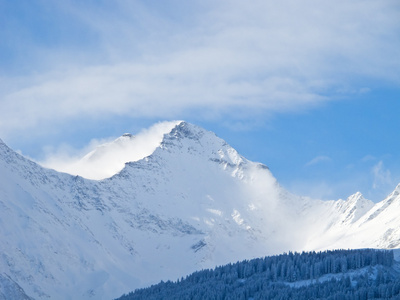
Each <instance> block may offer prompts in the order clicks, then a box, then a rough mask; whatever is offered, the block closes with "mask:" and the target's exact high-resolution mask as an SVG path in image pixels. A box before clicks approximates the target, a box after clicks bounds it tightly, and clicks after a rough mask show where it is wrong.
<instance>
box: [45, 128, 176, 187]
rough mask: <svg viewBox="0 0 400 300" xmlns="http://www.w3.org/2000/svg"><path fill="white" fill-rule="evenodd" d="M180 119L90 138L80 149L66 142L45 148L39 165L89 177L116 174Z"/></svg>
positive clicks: (148, 151)
mask: <svg viewBox="0 0 400 300" xmlns="http://www.w3.org/2000/svg"><path fill="white" fill-rule="evenodd" d="M179 122H180V121H171V122H160V123H157V124H155V125H153V126H152V127H150V128H149V129H144V130H142V131H141V132H139V133H138V134H137V135H135V136H130V135H124V136H122V137H119V138H118V139H115V140H114V139H113V138H109V139H106V140H92V141H91V142H90V143H89V145H88V146H86V147H84V148H83V149H81V150H76V149H72V148H71V147H68V146H66V145H63V146H61V147H60V148H58V149H56V150H54V149H48V150H47V151H46V152H47V155H46V158H45V159H44V160H43V161H41V162H39V163H40V164H41V165H42V166H44V167H47V168H51V169H55V170H57V171H59V172H66V173H69V174H72V175H80V176H82V177H85V178H89V179H96V180H98V179H104V178H108V177H111V176H113V175H115V174H117V173H118V172H119V171H121V170H122V169H123V167H124V166H125V163H127V162H132V161H137V160H139V159H142V158H144V157H146V156H149V155H150V154H152V153H153V152H154V150H155V149H156V147H157V146H159V145H160V142H161V141H162V138H163V136H164V134H166V133H168V132H170V131H171V129H172V128H173V127H175V126H176V125H177V124H178V123H179Z"/></svg>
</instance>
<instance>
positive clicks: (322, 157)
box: [305, 155, 332, 167]
mask: <svg viewBox="0 0 400 300" xmlns="http://www.w3.org/2000/svg"><path fill="white" fill-rule="evenodd" d="M330 161H332V159H331V158H330V157H329V156H325V155H320V156H317V157H314V158H313V159H312V160H310V161H309V162H307V163H306V164H305V166H306V167H309V166H313V165H316V164H320V163H323V162H330Z"/></svg>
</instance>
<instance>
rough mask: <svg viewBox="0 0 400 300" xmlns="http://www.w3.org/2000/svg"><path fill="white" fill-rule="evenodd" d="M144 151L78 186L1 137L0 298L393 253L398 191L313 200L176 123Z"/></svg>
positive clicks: (101, 294) (105, 293)
mask: <svg viewBox="0 0 400 300" xmlns="http://www.w3.org/2000/svg"><path fill="white" fill-rule="evenodd" d="M171 124H172V123H171ZM164 129H166V127H164ZM164 129H163V130H164ZM132 139H134V138H133V137H132V136H130V135H124V136H122V137H121V138H119V139H118V140H117V141H115V142H113V143H111V144H108V145H105V146H103V147H99V148H97V150H96V151H95V152H92V153H91V154H89V155H87V156H86V158H84V160H86V161H90V163H91V164H93V161H95V160H96V159H97V158H99V157H100V160H101V157H105V156H109V155H110V153H112V151H115V149H116V148H115V145H122V144H124V143H126V142H129V143H130V141H131V140H132ZM152 143H153V144H152V146H151V147H150V148H151V152H150V153H148V154H147V155H148V156H144V155H143V154H140V155H136V154H133V155H132V156H131V157H136V159H131V161H130V162H127V163H126V164H125V167H123V169H122V170H121V171H120V172H118V173H117V174H115V175H113V176H111V177H109V178H105V179H102V180H89V179H85V178H83V177H80V176H72V175H69V174H66V173H60V172H57V171H54V170H51V169H46V168H43V167H41V166H39V165H38V164H36V163H34V162H32V161H30V160H28V159H26V158H24V157H22V156H21V155H19V154H17V153H16V152H14V151H13V150H11V149H10V148H8V147H7V146H6V145H5V144H4V143H3V142H1V141H0V238H1V243H0V270H1V273H0V299H1V295H2V294H6V295H12V294H10V293H11V292H10V290H11V291H12V293H14V294H16V295H20V296H19V297H17V298H22V296H21V295H22V294H21V293H25V295H28V296H29V297H33V298H35V299H48V298H49V297H50V298H51V299H90V298H93V299H110V298H113V297H118V296H120V295H121V294H122V293H124V292H128V291H131V290H132V289H134V288H137V287H143V286H147V285H149V284H152V283H156V282H158V281H160V280H167V279H176V278H178V277H180V276H183V275H186V274H189V273H191V272H193V271H195V270H197V269H202V268H208V267H214V266H215V265H220V264H225V263H228V262H233V261H237V260H242V259H248V258H254V257H260V256H265V255H270V254H277V253H280V252H283V251H289V250H297V251H300V250H314V249H316V250H318V249H326V248H357V247H379V248H396V247H400V238H399V236H400V231H399V230H400V216H399V215H398V214H396V212H398V211H400V210H399V208H400V207H399V206H400V196H399V191H400V187H397V188H396V190H395V191H394V192H393V193H392V194H391V195H389V196H388V197H387V198H386V199H385V200H383V201H382V202H380V203H378V204H375V205H374V204H373V203H372V202H371V201H368V200H365V199H364V198H363V197H362V195H361V194H359V193H357V194H355V195H353V196H350V197H349V198H348V199H347V200H338V201H320V200H312V199H308V198H304V197H299V196H296V195H293V194H290V193H289V192H288V191H286V190H284V189H283V188H282V187H281V186H280V185H279V184H278V182H277V181H276V179H275V178H274V177H273V175H272V174H271V172H270V171H269V170H268V168H267V167H266V166H265V165H263V164H260V163H255V162H251V161H248V160H247V159H245V158H244V157H242V156H241V155H240V154H238V153H237V152H236V151H235V150H234V149H233V148H232V147H230V146H229V145H228V144H227V143H226V142H225V141H223V140H222V139H220V138H218V137H217V136H216V135H215V134H214V133H212V132H208V131H206V130H204V129H202V128H200V127H197V126H195V125H192V124H188V123H186V122H176V123H175V124H172V126H171V127H170V128H169V129H168V131H167V132H166V133H165V134H164V135H161V136H160V139H159V140H158V141H157V142H154V140H152ZM143 144H145V143H143ZM118 147H119V146H118ZM136 148H138V147H136ZM150 148H147V150H146V151H150V150H149V149H150ZM106 149H108V150H106ZM110 149H111V150H110ZM118 149H119V150H118V151H120V150H121V149H124V147H123V146H121V147H119V148H118ZM129 149H130V150H132V149H133V148H129ZM116 155H120V152H118V153H117V154H116ZM135 155H136V156H135ZM96 157H97V158H96ZM4 287H6V288H4ZM5 290H6V291H5ZM7 291H8V292H7ZM5 298H7V297H6V296H5ZM27 299H28V297H27Z"/></svg>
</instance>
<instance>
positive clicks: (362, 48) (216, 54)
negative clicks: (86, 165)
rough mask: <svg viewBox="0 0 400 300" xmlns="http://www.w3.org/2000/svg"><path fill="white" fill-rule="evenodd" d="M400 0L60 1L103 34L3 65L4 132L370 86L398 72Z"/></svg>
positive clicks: (251, 106) (290, 107) (178, 113)
mask: <svg viewBox="0 0 400 300" xmlns="http://www.w3.org/2000/svg"><path fill="white" fill-rule="evenodd" d="M396 5H397V4H396V1H351V2H348V1H344V0H340V1H339V2H338V1H336V2H335V3H330V2H326V1H322V2H321V1H315V0H307V1H302V2H298V1H292V0H285V1H280V2H276V1H254V2H252V4H251V5H249V3H244V2H242V1H228V2H225V3H224V4H222V3H219V2H213V1H205V2H197V1H195V2H193V3H192V4H182V3H178V2H175V1H171V2H170V3H169V5H166V4H165V5H162V4H158V5H156V4H154V3H153V2H134V3H132V2H129V3H128V2H125V1H112V2H107V1H105V2H104V3H102V4H98V3H95V4H93V3H92V4H90V2H85V3H80V2H76V1H69V2H65V3H63V4H52V7H51V8H52V10H53V11H58V12H60V11H63V12H64V14H63V16H64V19H62V20H60V22H65V21H66V20H68V19H73V20H79V24H80V26H81V27H82V28H81V29H82V32H90V33H91V35H90V36H95V37H96V38H93V40H92V41H91V43H92V44H91V43H86V44H85V42H84V41H82V43H83V44H84V45H85V47H82V48H83V50H81V51H77V50H74V48H72V49H71V48H68V47H67V50H65V49H63V47H59V48H55V49H54V50H53V51H50V49H49V48H46V43H45V42H44V43H43V45H38V44H35V42H33V41H27V44H26V45H25V46H24V47H29V46H30V45H31V44H33V46H35V47H33V48H34V49H35V52H37V53H39V54H36V56H35V57H36V58H37V60H39V61H42V62H43V65H45V66H46V67H43V68H42V69H40V68H39V69H40V73H39V74H36V75H34V76H33V75H23V76H22V78H21V77H19V78H18V79H16V78H11V77H9V76H3V78H2V80H1V83H0V84H1V86H2V87H5V88H4V89H2V90H3V92H2V93H1V94H0V96H1V98H0V105H1V107H2V109H1V111H0V135H6V134H9V133H12V132H14V131H16V130H26V129H27V128H30V129H33V128H40V129H41V130H46V129H45V128H46V126H50V124H53V125H54V124H57V123H60V122H63V121H68V120H71V119H72V118H77V117H91V118H97V119H101V118H102V117H104V116H110V115H115V116H132V117H145V118H146V117H149V118H150V117H152V118H153V117H156V118H163V119H166V118H169V119H172V118H181V117H184V116H190V115H196V116H198V117H203V118H218V117H221V116H228V117H230V118H233V119H236V120H246V119H253V118H257V117H260V116H262V115H263V114H265V113H268V112H277V111H296V110H302V109H307V108H309V107H312V106H315V105H318V104H320V103H323V102H326V101H329V100H332V99H334V98H335V95H337V94H338V93H339V94H343V93H344V94H346V93H353V92H354V90H362V91H365V90H367V88H368V87H365V86H363V85H361V86H360V83H361V84H368V80H369V79H374V80H383V81H386V82H396V83H398V82H399V81H400V78H399V74H398V72H396V71H395V70H397V69H399V67H400V58H399V55H398V54H396V53H397V51H398V49H399V48H400V42H399V41H398V39H397V37H398V34H399V33H400V24H399V22H398V19H399V10H398V9H396ZM42 10H44V8H42ZM174 11H176V12H174ZM33 34H40V32H36V33H33ZM67 35H68V33H66V34H65V36H67ZM70 39H71V37H69V38H68V39H66V40H65V41H64V43H67V42H69V41H70ZM60 43H61V45H63V40H62V39H61V41H60ZM53 47H54V46H53ZM49 53H50V54H49ZM47 56H48V57H47ZM92 56H93V57H96V59H93V58H92ZM85 58H87V60H86V61H87V63H86V62H85ZM34 65H35V67H34V68H36V67H37V66H38V61H36V62H35V63H34Z"/></svg>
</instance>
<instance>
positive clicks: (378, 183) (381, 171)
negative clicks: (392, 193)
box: [371, 161, 393, 189]
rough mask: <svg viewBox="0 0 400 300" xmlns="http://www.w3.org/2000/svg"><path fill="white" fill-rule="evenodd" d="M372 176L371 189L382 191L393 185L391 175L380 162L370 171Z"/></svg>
mask: <svg viewBox="0 0 400 300" xmlns="http://www.w3.org/2000/svg"><path fill="white" fill-rule="evenodd" d="M371 172H372V174H373V184H372V188H373V189H382V188H386V187H387V186H392V185H393V180H392V174H391V172H390V170H388V169H386V168H385V167H384V165H383V162H382V161H379V162H378V163H377V164H376V165H374V166H373V167H372V169H371Z"/></svg>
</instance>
